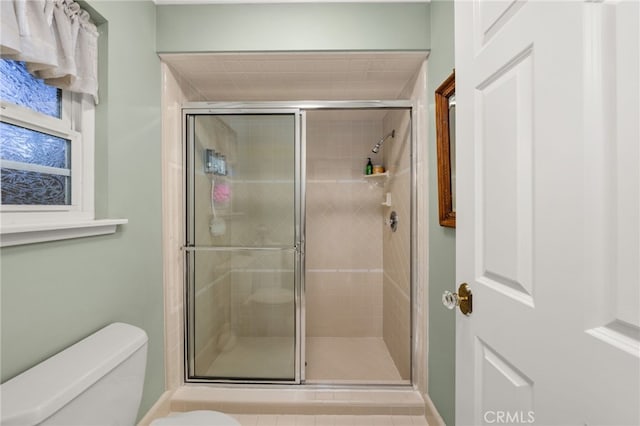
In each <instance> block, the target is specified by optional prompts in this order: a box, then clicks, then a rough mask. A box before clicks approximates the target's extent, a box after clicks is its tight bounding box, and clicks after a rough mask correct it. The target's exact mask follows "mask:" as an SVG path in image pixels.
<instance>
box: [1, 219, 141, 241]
mask: <svg viewBox="0 0 640 426" xmlns="http://www.w3.org/2000/svg"><path fill="white" fill-rule="evenodd" d="M128 222H129V221H128V220H127V219H100V220H89V221H79V222H67V223H45V224H37V225H12V226H3V227H2V228H0V247H9V246H17V245H22V244H33V243H41V242H45V241H57V240H67V239H70V238H82V237H91V236H95V235H107V234H113V233H115V232H116V228H117V226H118V225H124V224H126V223H128Z"/></svg>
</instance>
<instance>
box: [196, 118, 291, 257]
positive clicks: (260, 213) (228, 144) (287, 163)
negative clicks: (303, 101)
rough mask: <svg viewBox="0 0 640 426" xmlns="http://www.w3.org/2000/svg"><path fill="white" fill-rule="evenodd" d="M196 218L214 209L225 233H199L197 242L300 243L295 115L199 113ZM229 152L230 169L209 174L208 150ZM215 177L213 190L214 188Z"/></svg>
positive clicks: (209, 216) (207, 219)
mask: <svg viewBox="0 0 640 426" xmlns="http://www.w3.org/2000/svg"><path fill="white" fill-rule="evenodd" d="M194 121H195V122H194V126H195V131H194V138H195V144H194V150H193V151H192V155H193V164H194V172H195V176H194V179H195V190H196V191H197V193H196V195H195V200H194V202H195V203H196V208H195V209H194V211H193V214H194V221H195V223H196V224H197V223H207V224H209V223H211V222H212V221H213V219H214V218H213V216H214V215H213V211H212V200H213V209H214V211H215V213H216V214H217V223H218V224H220V225H218V226H220V227H222V226H223V225H222V224H224V229H225V230H224V233H223V232H218V233H216V235H213V233H211V232H206V233H196V234H194V236H193V244H195V245H197V246H199V245H207V246H209V245H211V246H219V247H224V246H250V247H264V246H290V247H292V246H293V245H294V244H295V238H296V235H295V203H296V192H295V185H294V182H295V180H294V178H295V169H296V161H295V149H294V147H295V146H294V145H295V140H296V138H295V131H296V127H295V116H294V115H293V114H226V115H221V114H218V115H196V116H194ZM206 149H212V150H214V151H215V153H216V154H219V155H224V156H225V161H226V171H225V174H223V175H221V174H218V173H205V172H204V167H205V163H204V158H205V157H204V156H205V150H206ZM212 182H213V191H212Z"/></svg>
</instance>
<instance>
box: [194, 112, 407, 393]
mask: <svg viewBox="0 0 640 426" xmlns="http://www.w3.org/2000/svg"><path fill="white" fill-rule="evenodd" d="M358 109H389V110H394V109H396V110H407V111H408V112H409V117H410V123H411V125H410V129H411V156H410V157H411V159H410V163H411V179H410V180H411V189H410V193H411V207H410V212H411V213H410V216H411V219H410V222H411V223H410V226H411V231H412V232H411V241H410V286H411V291H410V294H411V302H410V303H411V307H410V312H411V320H410V328H411V330H410V339H409V340H410V343H409V344H410V351H409V353H410V365H411V378H410V382H411V383H410V385H413V384H414V383H417V376H416V374H417V370H416V366H415V358H416V357H415V354H416V352H417V350H418V348H417V344H418V340H419V339H416V337H415V330H416V324H415V321H416V318H417V311H416V309H417V308H416V304H417V259H416V256H417V238H416V236H415V234H416V229H417V204H418V203H417V196H418V194H417V175H418V173H417V137H416V135H417V120H416V116H415V111H417V105H416V104H415V102H413V101H411V100H365V101H362V100H350V101H347V100H345V101H256V102H249V101H247V102H186V103H184V104H183V105H182V123H184V125H185V126H186V129H185V130H186V131H183V132H182V133H183V137H184V140H183V158H186V156H185V153H186V144H187V142H188V140H187V139H188V137H190V136H191V135H189V126H188V123H187V115H192V114H197V115H198V114H199V115H207V114H220V115H231V114H235V115H241V114H247V115H250V114H269V113H271V114H277V113H293V114H295V129H296V131H295V162H296V164H295V178H294V179H295V193H296V201H295V222H296V224H295V241H296V246H295V249H296V253H297V255H296V271H295V285H294V288H295V290H294V291H295V304H296V308H295V309H296V321H295V324H296V333H295V340H296V341H295V365H296V366H295V380H294V381H277V382H273V381H272V382H269V381H264V380H260V381H251V380H189V379H188V371H189V370H188V368H189V365H188V364H189V359H188V356H187V354H188V350H187V349H188V346H187V345H188V344H189V341H191V342H193V338H191V339H188V338H187V337H188V333H189V330H188V324H187V321H188V320H189V318H188V315H189V313H188V312H187V311H188V309H185V310H184V311H185V312H184V330H185V346H184V348H185V357H184V378H185V382H190V383H194V382H195V383H198V382H200V383H222V384H224V383H238V384H242V383H247V384H263V385H269V384H304V383H305V380H306V374H305V360H306V351H305V345H304V344H303V343H304V342H305V338H306V332H305V326H306V321H305V320H306V295H305V270H306V267H305V265H306V261H305V230H306V223H305V218H306V209H305V205H306V112H307V111H313V110H358ZM185 170H186V168H185ZM184 174H185V176H184V178H185V180H184V186H183V187H184V188H185V190H186V189H187V179H188V176H186V173H184ZM187 196H188V191H187ZM187 202H188V200H187V199H185V200H184V202H183V206H184V208H185V211H184V216H183V217H184V219H185V222H184V223H185V226H186V224H187V214H186V213H187V212H186V205H187ZM186 235H187V234H185V237H186ZM187 266H188V265H187V263H186V251H185V276H184V279H185V286H184V289H185V295H184V296H185V302H187V301H188V300H189V299H188V297H189V295H188V294H187V290H188V289H187V287H188V286H187V285H186V283H187V279H188V273H189V272H188V267H187ZM380 386H384V385H379V384H375V385H362V386H361V387H364V388H368V387H380ZM386 386H391V387H393V386H397V385H386ZM401 386H405V385H401Z"/></svg>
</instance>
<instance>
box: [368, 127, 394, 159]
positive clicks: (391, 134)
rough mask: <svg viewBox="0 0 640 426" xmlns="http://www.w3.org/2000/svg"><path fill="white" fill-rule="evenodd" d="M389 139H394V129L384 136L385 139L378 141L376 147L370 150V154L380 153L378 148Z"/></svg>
mask: <svg viewBox="0 0 640 426" xmlns="http://www.w3.org/2000/svg"><path fill="white" fill-rule="evenodd" d="M389 137H392V138H395V137H396V129H393V130H392V131H391V133H389V134H388V135H386V136H385V137H383V138H382V139H380V141H379V142H378V143H377V144H376V146H374V147H373V149H372V150H371V152H373V153H374V154H377V153H378V151H380V147H381V146H382V144H383V143H384V141H386V140H387V139H388V138H389Z"/></svg>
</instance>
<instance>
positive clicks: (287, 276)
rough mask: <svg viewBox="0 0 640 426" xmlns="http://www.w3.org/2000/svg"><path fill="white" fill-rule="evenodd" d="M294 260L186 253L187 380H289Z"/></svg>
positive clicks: (263, 254)
mask: <svg viewBox="0 0 640 426" xmlns="http://www.w3.org/2000/svg"><path fill="white" fill-rule="evenodd" d="M295 261H296V259H295V251H294V250H257V249H254V250H219V251H218V250H215V251H208V250H200V251H194V252H193V253H192V262H193V263H192V265H193V268H194V269H195V274H194V288H193V292H192V315H193V321H192V324H191V328H192V331H191V333H192V338H193V346H192V351H193V355H194V356H193V357H192V365H191V375H192V376H194V377H198V378H211V379H239V380H243V379H244V380H270V381H280V380H286V381H293V380H294V379H295V365H294V360H295V344H294V343H295V342H294V336H295V330H296V329H295V318H296V310H295V303H294V302H295V299H294V292H295V290H294V286H295Z"/></svg>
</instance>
